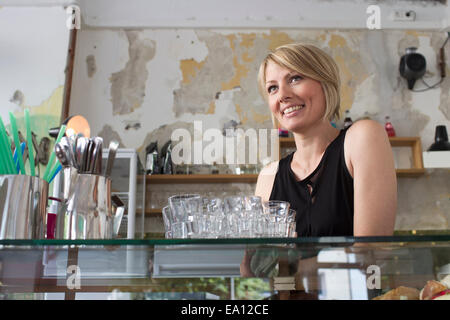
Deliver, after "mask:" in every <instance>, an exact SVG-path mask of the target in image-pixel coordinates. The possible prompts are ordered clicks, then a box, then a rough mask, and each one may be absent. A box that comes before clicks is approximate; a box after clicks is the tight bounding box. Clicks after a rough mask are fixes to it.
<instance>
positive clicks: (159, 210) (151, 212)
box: [145, 208, 162, 217]
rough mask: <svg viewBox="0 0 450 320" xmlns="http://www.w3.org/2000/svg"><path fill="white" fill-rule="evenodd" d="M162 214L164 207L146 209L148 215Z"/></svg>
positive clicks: (156, 215)
mask: <svg viewBox="0 0 450 320" xmlns="http://www.w3.org/2000/svg"><path fill="white" fill-rule="evenodd" d="M161 214H162V208H151V209H145V216H146V217H160V216H161Z"/></svg>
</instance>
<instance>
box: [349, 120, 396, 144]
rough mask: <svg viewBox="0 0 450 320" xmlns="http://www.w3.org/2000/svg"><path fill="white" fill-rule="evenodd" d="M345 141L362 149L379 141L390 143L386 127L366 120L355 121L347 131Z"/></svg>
mask: <svg viewBox="0 0 450 320" xmlns="http://www.w3.org/2000/svg"><path fill="white" fill-rule="evenodd" d="M345 140H346V144H348V145H349V146H357V147H361V146H364V145H365V144H367V143H374V142H377V141H380V142H386V141H388V137H387V133H386V131H385V129H384V127H383V126H382V125H381V124H380V123H378V122H377V121H374V120H370V119H364V120H358V121H355V123H353V124H352V126H351V127H350V128H348V129H347V132H346V136H345ZM367 147H369V146H367Z"/></svg>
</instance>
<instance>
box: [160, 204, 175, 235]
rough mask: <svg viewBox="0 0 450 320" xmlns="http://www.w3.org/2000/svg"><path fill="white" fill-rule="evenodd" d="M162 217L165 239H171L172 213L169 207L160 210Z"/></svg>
mask: <svg viewBox="0 0 450 320" xmlns="http://www.w3.org/2000/svg"><path fill="white" fill-rule="evenodd" d="M162 216H163V221H164V230H165V235H166V238H172V237H173V233H172V225H173V216H172V211H171V210H170V207H169V206H165V207H164V208H163V209H162Z"/></svg>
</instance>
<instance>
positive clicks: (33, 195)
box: [0, 175, 48, 239]
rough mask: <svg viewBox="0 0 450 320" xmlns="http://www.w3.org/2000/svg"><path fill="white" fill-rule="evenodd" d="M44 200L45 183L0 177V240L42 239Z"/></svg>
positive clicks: (27, 178)
mask: <svg viewBox="0 0 450 320" xmlns="http://www.w3.org/2000/svg"><path fill="white" fill-rule="evenodd" d="M47 199H48V183H47V181H45V180H42V179H40V178H38V177H32V176H28V175H0V239H45V234H46V230H47V219H46V215H47Z"/></svg>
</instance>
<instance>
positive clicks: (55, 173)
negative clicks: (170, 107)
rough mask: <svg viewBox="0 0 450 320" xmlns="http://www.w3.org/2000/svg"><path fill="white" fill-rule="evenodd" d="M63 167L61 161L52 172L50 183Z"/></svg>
mask: <svg viewBox="0 0 450 320" xmlns="http://www.w3.org/2000/svg"><path fill="white" fill-rule="evenodd" d="M61 169H62V165H61V164H60V163H58V165H56V166H55V167H54V168H53V170H52V172H50V177H51V178H50V180H49V181H48V183H51V182H52V181H53V179H55V177H56V175H57V174H58V173H59V172H60V171H61Z"/></svg>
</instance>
